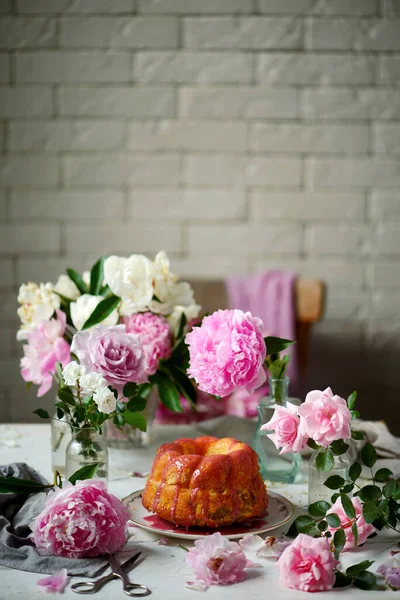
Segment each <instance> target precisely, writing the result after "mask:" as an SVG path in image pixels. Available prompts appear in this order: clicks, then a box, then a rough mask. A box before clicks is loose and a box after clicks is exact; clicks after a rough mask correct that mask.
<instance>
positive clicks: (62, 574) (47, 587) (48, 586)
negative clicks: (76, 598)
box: [37, 569, 68, 593]
mask: <svg viewBox="0 0 400 600" xmlns="http://www.w3.org/2000/svg"><path fill="white" fill-rule="evenodd" d="M67 583H68V576H67V569H61V571H58V572H57V573H54V575H50V576H49V577H44V578H43V579H39V581H38V582H37V585H38V586H39V587H41V588H43V590H44V591H46V592H49V593H55V592H63V591H64V589H65V587H66V585H67Z"/></svg>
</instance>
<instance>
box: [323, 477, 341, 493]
mask: <svg viewBox="0 0 400 600" xmlns="http://www.w3.org/2000/svg"><path fill="white" fill-rule="evenodd" d="M344 484H345V480H344V479H343V477H340V475H331V476H330V477H328V479H327V480H326V481H324V485H325V486H326V487H327V488H329V489H330V490H338V489H339V488H341V487H342V485H344Z"/></svg>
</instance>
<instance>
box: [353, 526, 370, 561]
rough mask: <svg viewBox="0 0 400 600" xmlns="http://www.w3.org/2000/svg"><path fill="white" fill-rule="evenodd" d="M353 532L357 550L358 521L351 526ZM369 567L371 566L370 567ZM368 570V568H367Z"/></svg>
mask: <svg viewBox="0 0 400 600" xmlns="http://www.w3.org/2000/svg"><path fill="white" fill-rule="evenodd" d="M351 532H352V534H353V537H354V547H355V548H356V547H357V546H358V527H357V520H355V521H354V522H353V524H352V526H351ZM368 566H369V565H368ZM365 568H368V567H365Z"/></svg>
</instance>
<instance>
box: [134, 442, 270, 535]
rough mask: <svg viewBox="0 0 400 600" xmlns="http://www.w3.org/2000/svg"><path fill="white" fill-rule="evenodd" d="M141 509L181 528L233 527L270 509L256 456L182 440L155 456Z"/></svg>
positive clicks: (235, 445) (238, 446) (236, 445)
mask: <svg viewBox="0 0 400 600" xmlns="http://www.w3.org/2000/svg"><path fill="white" fill-rule="evenodd" d="M142 503H143V506H144V507H145V508H146V509H147V510H149V511H151V512H154V513H156V514H157V515H158V516H159V517H161V518H163V519H165V520H167V521H169V522H171V523H174V524H176V525H178V526H183V527H210V528H216V527H220V526H227V525H231V524H232V523H235V522H237V523H239V522H243V521H247V520H248V519H251V518H254V517H258V516H261V515H262V514H263V513H264V511H265V510H266V508H267V506H268V494H267V491H266V489H265V485H264V482H263V480H262V477H261V474H260V471H259V465H258V459H257V454H256V453H255V452H254V450H253V449H252V448H250V446H248V445H247V444H244V443H243V442H240V441H238V440H236V439H234V438H221V439H219V438H216V437H212V436H200V437H198V438H195V439H191V438H180V439H178V440H176V441H175V442H172V443H167V444H163V445H162V446H160V448H159V449H158V450H157V453H156V457H155V459H154V462H153V466H152V470H151V473H150V475H149V478H148V480H147V482H146V487H145V490H144V492H143V498H142Z"/></svg>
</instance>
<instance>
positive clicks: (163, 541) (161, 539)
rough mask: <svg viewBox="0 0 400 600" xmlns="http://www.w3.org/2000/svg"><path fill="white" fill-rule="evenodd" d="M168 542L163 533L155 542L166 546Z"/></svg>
mask: <svg viewBox="0 0 400 600" xmlns="http://www.w3.org/2000/svg"><path fill="white" fill-rule="evenodd" d="M168 544H169V541H168V538H167V537H165V535H162V536H161V537H160V539H159V540H158V542H157V545H158V546H168Z"/></svg>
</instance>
